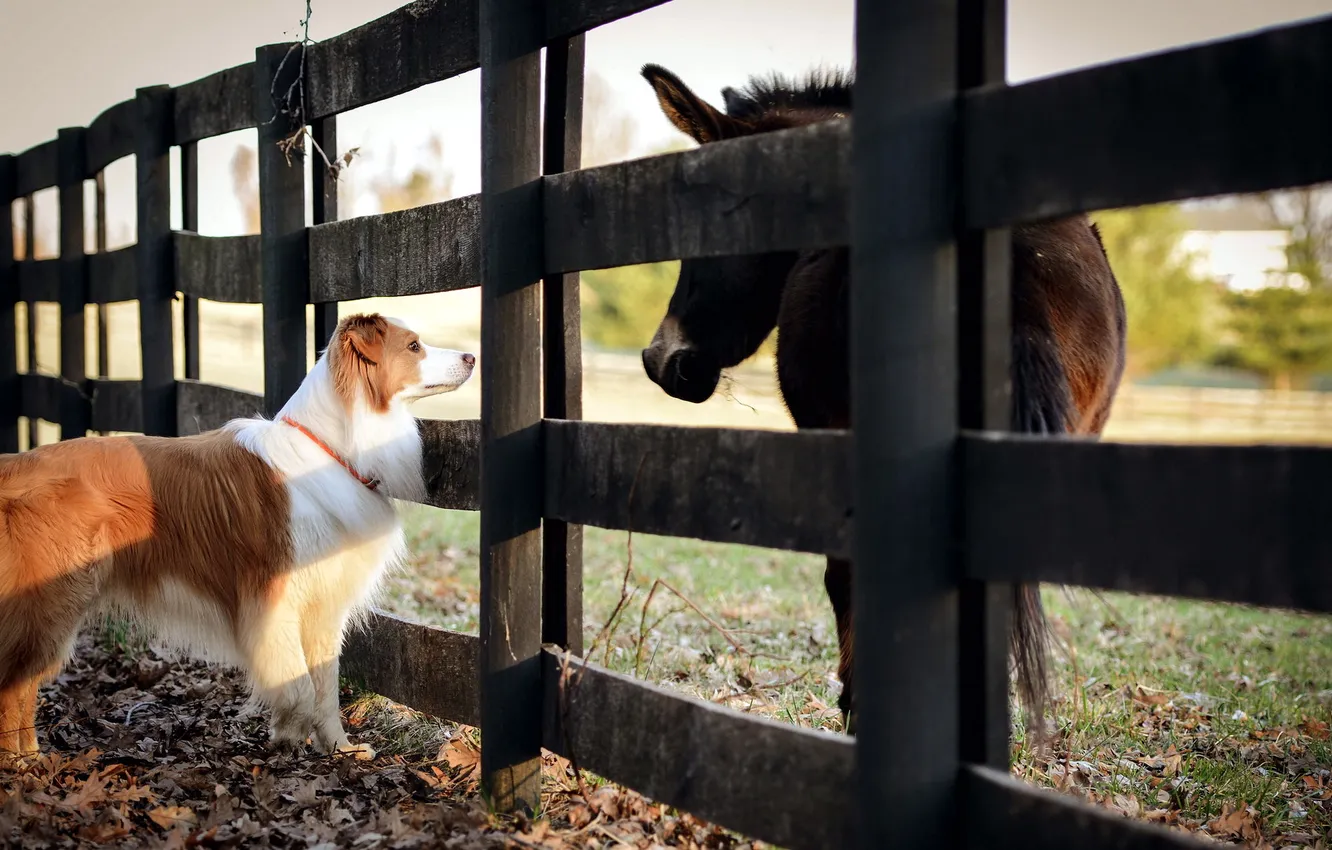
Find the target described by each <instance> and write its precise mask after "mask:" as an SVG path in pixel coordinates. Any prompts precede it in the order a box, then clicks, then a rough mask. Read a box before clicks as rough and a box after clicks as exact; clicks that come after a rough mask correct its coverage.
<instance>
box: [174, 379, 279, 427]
mask: <svg viewBox="0 0 1332 850" xmlns="http://www.w3.org/2000/svg"><path fill="white" fill-rule="evenodd" d="M177 383H178V386H177V391H176V429H177V433H179V434H180V435H181V436H185V435H187V434H202V433H203V432H204V431H211V430H213V429H214V428H220V427H222V426H223V425H225V424H227V423H228V422H230V421H231V420H232V419H241V418H246V417H250V416H258V415H259V413H260V412H261V411H262V410H263V407H264V397H263V396H261V395H259V394H258V393H250V392H246V391H245V390H236V389H232V388H231V387H220V386H218V385H216V384H205V383H201V382H199V381H179V382H177Z"/></svg>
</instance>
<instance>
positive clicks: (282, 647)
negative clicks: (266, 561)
mask: <svg viewBox="0 0 1332 850" xmlns="http://www.w3.org/2000/svg"><path fill="white" fill-rule="evenodd" d="M268 601H269V604H265V605H263V606H262V608H261V609H260V610H255V611H252V612H251V613H250V616H249V617H248V618H247V620H248V623H246V624H245V627H242V628H241V629H240V634H239V635H238V638H239V639H238V640H237V641H236V643H237V648H238V649H240V650H241V653H242V655H243V657H244V658H245V660H246V664H247V666H248V667H249V673H250V678H251V682H252V683H253V686H254V691H255V696H257V697H258V698H259V701H260V702H262V703H264V704H265V705H267V706H268V707H269V709H270V710H271V711H272V712H273V719H272V739H273V742H274V743H276V744H278V745H281V746H291V747H297V748H299V747H300V746H302V745H303V744H304V743H305V740H306V738H308V737H310V734H311V732H313V731H314V729H315V725H316V722H317V720H318V717H319V715H318V709H317V703H316V701H315V689H314V683H313V682H312V681H311V679H310V669H309V667H307V666H306V663H305V652H304V651H303V650H302V648H301V618H300V614H299V612H298V611H297V610H296V609H295V607H294V606H293V605H292V604H291V602H290V600H289V599H288V598H287V597H286V595H285V594H284V593H283V592H282V589H281V588H275V589H274V592H273V593H271V594H269V596H268Z"/></svg>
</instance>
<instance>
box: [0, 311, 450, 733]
mask: <svg viewBox="0 0 1332 850" xmlns="http://www.w3.org/2000/svg"><path fill="white" fill-rule="evenodd" d="M475 362H476V359H475V357H473V355H471V354H465V353H463V352H459V351H451V350H447V349H440V348H432V347H430V346H428V345H425V344H423V343H422V342H421V341H420V339H419V338H418V336H417V334H416V333H414V332H413V331H411V330H410V329H409V328H407V327H406V326H404V325H403V324H402V323H401V322H398V321H396V320H392V319H386V318H384V317H382V316H378V315H360V316H350V317H348V318H345V319H343V320H342V321H341V322H340V323H339V324H338V327H337V330H336V331H335V332H334V335H333V339H332V341H331V342H330V344H329V347H328V349H327V350H326V351H325V352H324V353H323V354H322V355H321V356H320V358H319V360H318V362H317V363H316V364H315V367H314V369H313V370H311V372H310V374H309V375H307V376H306V378H305V381H304V382H303V383H302V384H301V386H300V388H299V389H298V390H297V391H296V393H295V394H294V395H293V396H292V398H291V400H290V401H288V402H287V404H286V406H285V407H283V408H282V410H281V411H280V413H279V414H278V417H277V418H276V419H275V420H272V421H269V420H265V419H237V420H233V421H232V422H229V423H228V424H227V425H225V426H223V427H222V428H220V429H218V430H215V431H211V432H208V433H205V434H200V435H199V436H196V437H179V438H168V437H90V438H82V439H75V440H69V441H67V442H62V443H55V444H52V445H47V446H42V447H40V448H37V449H34V450H32V451H29V452H25V453H22V454H17V455H4V456H0V750H10V751H13V752H18V753H33V752H36V751H37V734H36V728H35V723H36V717H35V712H36V702H37V688H38V686H39V685H40V684H42V683H43V682H44V681H46V680H48V679H50V678H51V677H53V676H54V675H55V674H56V673H57V672H59V670H60V668H61V667H62V666H63V665H64V662H65V660H66V659H67V658H68V657H69V655H70V654H71V652H72V650H73V645H74V639H75V635H76V633H77V631H78V628H79V625H80V623H82V622H83V621H84V619H85V618H86V617H87V616H88V615H89V614H91V613H94V612H97V611H112V612H120V613H123V614H128V615H130V616H131V617H133V618H135V619H136V620H138V621H140V622H143V623H144V624H146V625H148V626H150V627H152V628H153V629H154V630H155V631H156V632H157V634H158V635H159V636H160V637H161V638H163V639H165V640H167V641H168V642H169V643H171V644H174V645H175V646H177V647H179V648H181V649H184V650H186V651H188V652H191V653H192V654H195V655H198V656H201V657H203V658H205V659H207V660H214V661H219V662H221V663H224V664H230V665H233V666H236V667H239V668H241V669H243V670H245V671H246V672H247V673H248V674H249V677H250V681H251V685H252V688H253V691H254V696H255V697H256V698H257V699H258V700H259V702H261V703H262V704H264V705H266V706H267V707H269V708H270V709H271V711H272V735H273V740H274V741H275V742H278V743H280V744H285V745H295V746H299V745H301V744H302V743H303V742H304V741H305V740H306V739H307V738H311V739H312V740H313V742H314V744H315V746H316V747H318V748H319V749H320V750H322V751H325V752H329V751H334V750H337V751H344V752H355V753H357V754H358V755H360V756H363V757H371V756H373V752H372V751H370V749H369V748H368V747H364V746H362V747H353V746H352V745H351V744H350V743H349V742H348V740H347V736H346V734H345V733H344V731H343V728H342V720H341V716H340V714H339V712H338V653H339V651H340V649H341V645H342V638H343V634H344V632H345V630H346V628H347V626H348V624H349V622H350V620H351V619H352V617H354V616H355V615H356V614H357V613H358V612H359V611H363V610H364V607H365V605H366V604H367V602H368V601H369V600H370V598H371V596H372V594H373V592H374V591H375V589H376V587H377V585H378V584H379V582H380V579H381V578H382V577H383V575H384V572H385V570H386V569H388V568H389V567H391V566H393V565H395V564H396V563H397V562H399V561H400V560H401V559H402V557H403V555H404V550H405V543H404V539H403V534H402V527H401V525H400V522H399V519H398V515H397V511H396V510H395V508H394V504H393V501H392V500H393V499H410V500H417V501H419V500H420V499H421V498H422V497H423V496H424V495H425V483H424V481H423V479H422V470H421V439H420V436H419V433H418V431H417V425H416V419H415V417H413V416H412V415H411V413H410V412H409V411H408V410H407V403H408V402H410V401H413V400H415V399H420V398H425V397H427V396H431V395H436V394H438V393H445V392H450V391H452V390H455V389H457V388H458V387H460V386H461V385H462V384H463V383H465V382H466V381H467V379H468V378H470V377H471V375H472V369H473V367H474V365H475Z"/></svg>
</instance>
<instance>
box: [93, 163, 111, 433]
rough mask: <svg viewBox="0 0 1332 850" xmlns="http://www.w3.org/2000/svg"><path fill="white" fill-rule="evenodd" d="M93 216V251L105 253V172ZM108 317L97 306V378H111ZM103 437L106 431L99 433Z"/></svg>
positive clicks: (96, 185) (96, 193) (95, 181)
mask: <svg viewBox="0 0 1332 850" xmlns="http://www.w3.org/2000/svg"><path fill="white" fill-rule="evenodd" d="M93 189H94V191H93V216H94V218H95V220H96V224H95V229H94V233H95V236H94V239H95V240H96V241H95V242H94V243H93V250H94V251H96V252H97V253H99V254H105V253H106V172H104V171H99V172H97V176H96V177H94V178H93ZM109 321H110V316H109V314H108V310H107V305H106V304H98V305H97V376H98V377H99V378H109V377H111V340H110V339H109V336H108V335H109V333H110V327H109ZM101 433H102V435H103V436H105V435H106V434H107V433H109V432H107V431H102V432H101Z"/></svg>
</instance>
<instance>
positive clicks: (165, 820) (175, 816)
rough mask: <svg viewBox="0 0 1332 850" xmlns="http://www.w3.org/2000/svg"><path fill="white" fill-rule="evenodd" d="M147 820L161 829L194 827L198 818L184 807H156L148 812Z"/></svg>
mask: <svg viewBox="0 0 1332 850" xmlns="http://www.w3.org/2000/svg"><path fill="white" fill-rule="evenodd" d="M148 818H149V819H150V820H151V821H152V822H153V823H155V824H157V825H158V826H160V827H162V828H163V829H171V828H172V827H175V826H195V825H196V824H198V822H199V818H198V816H197V815H195V813H194V812H193V811H192V810H191V809H187V808H185V807H184V806H158V807H157V808H155V809H153V810H152V811H150V812H148Z"/></svg>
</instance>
